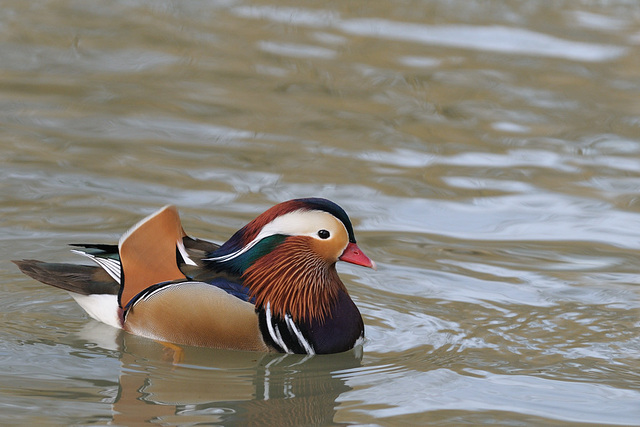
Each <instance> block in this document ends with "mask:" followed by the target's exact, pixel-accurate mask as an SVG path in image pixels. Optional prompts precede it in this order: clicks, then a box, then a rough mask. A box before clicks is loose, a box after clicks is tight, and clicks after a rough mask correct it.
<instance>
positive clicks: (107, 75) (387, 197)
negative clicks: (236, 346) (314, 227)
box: [0, 0, 640, 425]
mask: <svg viewBox="0 0 640 427" xmlns="http://www.w3.org/2000/svg"><path fill="white" fill-rule="evenodd" d="M639 29H640V9H639V8H638V7H637V4H636V2H625V1H606V2H545V1H535V0H534V1H528V2H511V1H508V2H479V1H478V2H475V1H466V0H465V1H432V2H425V1H401V2H381V1H371V2H344V3H340V2H313V3H300V2H296V3H285V2H281V3H273V2H271V3H267V2H254V3H248V2H240V1H217V2H215V1H214V2H181V1H177V2H168V1H165V2H160V1H154V2H141V1H120V2H107V3H101V4H94V3H86V2H79V1H34V2H19V1H6V2H3V6H2V8H1V10H0V38H1V43H0V94H1V96H0V147H1V148H2V156H1V160H0V164H1V165H2V167H1V168H0V178H1V179H0V195H1V196H2V197H0V217H1V218H2V220H1V222H0V239H1V241H2V243H3V244H2V246H1V248H0V264H1V265H2V270H1V271H2V276H3V277H2V279H3V285H2V286H1V287H0V316H1V318H2V327H1V328H0V368H1V369H0V372H1V373H0V396H1V397H0V424H18V423H21V424H29V425H42V424H43V423H48V424H62V425H69V424H82V425H87V424H107V423H111V424H115V425H132V424H135V423H139V422H142V421H146V422H149V423H157V424H165V425H173V424H181V425H193V424H197V423H202V424H223V425H228V424H234V423H236V424H239V425H251V424H257V425H260V424H262V425H264V424H271V425H287V424H290V425H309V424H312V425H326V424H342V423H344V424H370V425H398V424H426V423H432V424H438V423H440V424H457V423H471V424H474V423H496V424H503V425H538V424H552V425H569V424H585V423H598V424H626V425H634V424H635V425H640V359H639V354H640V333H639V331H640V316H639V314H640V312H639V310H638V309H639V308H640V281H639V279H638V277H639V276H638V273H639V272H640V266H639V265H638V262H637V258H638V254H639V253H640V252H639V251H640V196H639V194H640V191H639V190H640V137H639V135H640V83H639V82H640V80H639V78H640V48H639V45H640V30H639ZM309 195H317V196H323V197H328V198H330V199H332V200H334V201H336V202H338V203H339V204H341V205H342V206H343V207H345V209H346V210H347V211H348V212H349V213H350V215H351V218H352V219H353V221H354V223H355V226H356V234H357V236H358V241H359V244H360V246H361V247H362V248H363V249H364V250H365V251H366V252H367V253H368V254H369V255H370V256H371V257H372V258H374V259H375V260H376V262H377V263H378V265H379V266H380V268H379V270H378V271H377V272H373V271H364V269H358V268H355V267H354V268H351V267H349V266H341V267H340V271H341V273H342V276H343V278H344V280H345V282H346V283H347V286H348V287H349V289H350V292H351V294H352V296H353V298H354V300H355V301H356V303H357V304H358V306H359V307H360V309H361V311H362V313H363V316H364V318H365V324H366V334H367V341H366V343H365V345H364V347H363V349H362V352H359V351H352V352H348V353H345V354H339V355H331V356H317V357H311V358H308V357H307V358H305V357H301V356H292V355H289V356H286V355H284V356H283V355H263V354H255V353H242V352H228V351H215V350H210V349H187V350H186V358H185V360H184V362H183V363H181V364H178V365H174V364H173V363H172V360H171V358H170V355H168V354H166V353H165V352H164V351H163V349H162V347H161V346H159V345H158V344H155V343H154V342H152V341H148V340H145V339H142V338H138V337H133V336H130V335H127V334H117V333H115V332H116V331H114V330H113V329H111V328H109V327H102V326H101V325H99V324H97V323H96V322H94V321H92V320H89V319H88V318H87V316H86V315H84V314H83V312H82V310H81V309H80V308H79V307H78V306H77V305H76V304H75V303H74V302H73V301H72V300H71V299H70V298H69V297H68V296H67V295H66V294H65V293H64V292H59V291H57V290H55V289H53V288H48V287H46V286H44V285H41V284H39V283H36V282H34V281H33V280H31V279H29V278H27V277H26V276H22V275H21V274H20V273H19V272H18V270H17V269H16V268H15V267H14V266H13V265H12V264H11V263H9V261H8V260H9V259H14V258H37V259H47V260H57V261H81V260H78V259H77V258H76V257H74V256H73V254H71V253H69V252H68V251H67V248H66V246H65V245H66V244H67V243H70V242H84V241H87V242H115V241H116V240H117V238H118V236H119V235H120V233H122V232H123V231H125V230H126V229H127V228H128V227H129V226H130V225H132V224H134V223H135V222H136V221H137V220H139V219H140V218H141V217H142V216H144V215H146V214H148V213H150V212H152V211H153V210H155V209H157V208H159V207H161V206H163V205H165V204H168V203H173V204H176V205H177V206H178V207H179V208H180V211H181V213H182V217H183V221H184V224H185V229H186V230H187V231H188V232H189V233H190V234H192V235H195V236H199V237H202V238H207V239H211V240H214V241H224V240H225V239H226V238H227V237H229V236H230V235H231V234H232V233H233V231H235V230H236V229H237V228H239V227H240V226H242V225H243V224H244V223H246V222H247V221H249V220H250V219H252V218H253V217H254V216H255V215H257V214H258V213H260V212H261V211H262V210H264V209H266V208H267V207H269V206H271V205H273V204H275V203H277V202H279V201H283V200H286V199H289V198H292V197H300V196H309Z"/></svg>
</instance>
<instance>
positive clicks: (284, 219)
mask: <svg viewBox="0 0 640 427" xmlns="http://www.w3.org/2000/svg"><path fill="white" fill-rule="evenodd" d="M336 223H337V224H340V225H341V226H342V228H343V229H344V231H345V233H346V232H347V228H346V227H345V226H344V224H342V222H341V221H339V220H337V219H336V218H335V217H334V216H333V215H331V214H330V213H328V212H324V211H317V210H313V211H307V210H297V211H293V212H289V213H287V214H284V215H281V216H279V217H277V218H275V219H274V220H273V221H271V222H270V223H268V224H267V225H265V226H264V227H262V230H260V233H258V235H257V236H256V237H255V238H254V239H253V240H252V241H251V242H249V243H248V244H247V245H245V246H244V247H242V248H240V249H239V250H237V251H235V252H232V253H230V254H226V255H221V256H219V257H211V258H206V259H205V261H222V262H224V261H229V260H231V259H234V258H236V257H238V256H240V255H242V254H244V253H246V252H247V251H249V250H250V249H251V248H252V247H254V246H255V245H256V244H257V243H258V242H260V241H261V240H262V239H264V238H266V237H269V236H275V235H277V234H282V235H285V236H309V237H313V238H315V239H318V240H327V239H322V238H321V237H319V236H318V231H319V230H323V229H324V230H327V231H329V233H330V238H331V237H333V236H334V235H336V234H337V233H335V232H332V230H335V227H336Z"/></svg>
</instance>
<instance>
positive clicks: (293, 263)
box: [243, 236, 344, 321]
mask: <svg viewBox="0 0 640 427" xmlns="http://www.w3.org/2000/svg"><path fill="white" fill-rule="evenodd" d="M314 240H315V239H313V238H312V237H303V236H297V237H288V238H287V239H286V240H285V242H283V243H282V244H280V245H279V246H278V247H277V248H276V249H275V250H273V251H272V252H271V253H269V254H267V255H265V256H263V257H261V258H259V259H258V260H256V261H255V262H254V263H253V265H251V266H250V267H249V268H248V269H247V270H246V271H245V273H244V275H243V277H244V283H245V285H246V286H247V287H249V289H250V293H251V296H252V297H254V298H255V299H256V306H266V304H267V302H269V303H270V305H271V310H272V312H273V313H274V314H275V315H278V316H280V317H281V318H284V316H285V315H286V314H287V313H288V314H290V315H291V317H292V318H293V320H295V321H300V320H305V319H312V318H313V319H324V318H325V316H327V314H328V313H329V311H330V310H331V308H332V307H333V305H334V304H335V300H336V298H337V295H338V291H339V290H340V289H344V285H343V284H342V282H341V281H340V278H339V277H338V274H337V272H336V270H335V266H334V264H333V262H331V263H327V261H326V260H325V259H323V258H322V255H321V254H319V253H317V251H316V250H315V249H314V248H313V243H312V241H314Z"/></svg>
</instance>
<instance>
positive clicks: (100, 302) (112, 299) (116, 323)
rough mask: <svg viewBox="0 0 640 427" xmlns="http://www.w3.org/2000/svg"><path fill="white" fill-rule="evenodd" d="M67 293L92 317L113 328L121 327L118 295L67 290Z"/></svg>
mask: <svg viewBox="0 0 640 427" xmlns="http://www.w3.org/2000/svg"><path fill="white" fill-rule="evenodd" d="M69 295H71V296H72V297H73V299H74V300H76V302H77V303H78V304H79V305H80V307H82V308H83V309H84V311H86V312H87V314H88V315H89V316H91V317H92V318H94V319H96V320H98V321H100V322H103V323H106V324H107V325H109V326H113V327H114V328H118V329H122V325H121V324H120V316H118V309H119V306H118V295H109V294H93V295H81V294H76V293H73V292H69Z"/></svg>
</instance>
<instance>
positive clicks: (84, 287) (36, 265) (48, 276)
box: [12, 259, 120, 295]
mask: <svg viewBox="0 0 640 427" xmlns="http://www.w3.org/2000/svg"><path fill="white" fill-rule="evenodd" d="M12 262H13V263H14V264H16V265H17V266H18V268H20V270H21V271H22V272H23V273H24V274H26V275H27V276H30V277H32V278H34V279H36V280H38V281H40V282H42V283H45V284H47V285H51V286H55V287H56V288H60V289H64V290H65V291H69V292H74V293H77V294H81V295H91V294H109V295H117V294H118V290H119V289H120V285H119V284H118V283H117V282H116V281H115V280H113V278H112V277H111V276H109V274H107V272H106V271H104V270H103V269H102V268H100V267H94V266H89V265H76V264H61V263H50V262H42V261H38V260H34V259H25V260H20V261H12Z"/></svg>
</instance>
